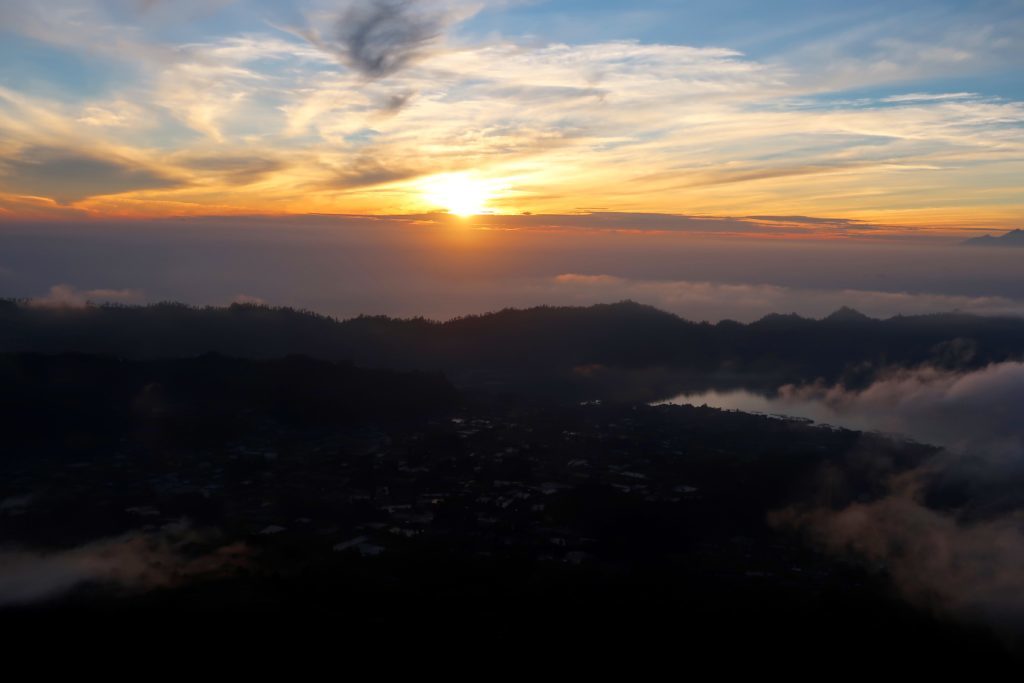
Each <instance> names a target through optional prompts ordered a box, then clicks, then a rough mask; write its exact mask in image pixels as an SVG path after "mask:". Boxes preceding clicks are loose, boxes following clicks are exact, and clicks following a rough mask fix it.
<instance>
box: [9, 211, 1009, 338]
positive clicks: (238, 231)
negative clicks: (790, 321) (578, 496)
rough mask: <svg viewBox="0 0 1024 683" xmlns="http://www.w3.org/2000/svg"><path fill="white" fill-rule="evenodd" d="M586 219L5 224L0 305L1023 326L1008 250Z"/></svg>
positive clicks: (337, 314)
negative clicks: (630, 306)
mask: <svg viewBox="0 0 1024 683" xmlns="http://www.w3.org/2000/svg"><path fill="white" fill-rule="evenodd" d="M591 216H595V217H591V218H589V219H588V218H587V216H583V217H580V216H566V217H557V216H556V217H544V218H546V220H544V221H540V220H537V221H534V222H524V221H522V220H512V219H521V218H524V217H481V218H478V219H474V220H475V221H479V223H477V222H472V221H471V222H463V221H460V220H458V219H453V218H451V217H446V216H426V217H405V218H387V217H366V216H364V217H303V218H266V217H264V218H220V219H213V218H208V219H176V220H162V221H147V222H131V221H122V222H114V223H89V222H84V223H78V224H61V223H31V224H29V223H23V224H17V223H10V224H6V225H3V226H0V292H2V294H3V296H6V297H15V298H24V299H33V300H38V301H41V302H46V301H64V302H75V301H77V302H82V301H85V300H91V301H96V302H100V301H116V302H122V303H124V302H130V303H147V302H156V301H166V300H173V301H181V302H184V303H190V304H197V305H206V304H218V305H223V304H228V303H231V302H234V301H246V302H264V303H267V304H270V305H275V306H292V307H296V308H303V309H311V310H315V311H317V312H320V313H325V314H328V315H332V316H335V317H339V318H348V317H352V316H355V315H359V314H364V313H365V314H385V315H392V316H400V317H411V316H426V317H430V318H435V319H448V318H452V317H455V316H460V315H468V314H478V313H485V312H488V311H494V310H499V309H502V308H506V307H528V306H535V305H541V304H548V305H589V304H593V303H602V302H610V301H619V300H623V299H632V300H635V301H638V302H640V303H646V304H651V305H654V306H657V307H658V308H662V309H664V310H668V311H671V312H673V313H677V314H679V315H681V316H683V317H686V318H689V319H693V320H709V321H717V320H721V319H734V320H738V321H741V322H747V321H751V320H756V319H758V318H760V317H762V316H764V315H765V314H768V313H772V312H780V313H790V312H793V313H798V314H801V315H804V316H809V317H821V316H824V315H827V314H828V313H830V312H832V311H834V310H836V309H837V308H839V307H841V306H844V305H845V306H852V307H854V308H856V309H857V310H860V311H861V312H863V313H865V314H867V315H871V316H874V317H889V316H893V315H898V314H920V313H933V312H948V311H953V310H960V311H965V312H972V313H980V314H1011V315H1020V314H1024V281H1022V280H1021V279H1020V277H1019V258H1017V255H1016V254H1014V253H1012V252H1013V250H998V249H965V248H961V247H960V246H959V245H958V243H957V240H949V239H946V240H943V239H934V238H933V239H926V238H925V239H920V240H914V241H913V242H908V241H906V240H900V239H882V238H875V237H868V238H843V239H837V240H824V241H823V240H810V239H803V238H800V237H799V236H797V237H789V238H786V239H770V238H768V237H764V236H756V235H755V236H751V235H749V234H748V235H745V236H739V237H738V236H732V235H728V234H724V235H723V234H720V232H712V231H709V230H707V229H706V226H705V225H704V224H703V223H701V222H699V221H692V222H691V223H692V224H691V223H682V224H681V225H682V226H683V227H679V226H675V227H673V229H671V230H669V229H667V228H666V226H665V225H662V223H661V222H652V219H651V218H650V217H646V218H644V217H638V218H636V219H635V220H634V219H631V218H621V217H620V220H619V222H616V223H611V224H609V222H608V220H607V219H606V218H603V217H602V216H601V215H599V214H593V215H591ZM527 218H532V219H539V218H541V217H527ZM584 219H586V220H584ZM629 225H636V226H639V227H637V228H635V229H626V227H624V226H629ZM745 225H747V224H746V223H742V222H740V221H736V222H735V225H733V228H734V229H740V228H742V227H743V226H745ZM684 228H685V229H684ZM1007 251H1009V252H1011V253H1007Z"/></svg>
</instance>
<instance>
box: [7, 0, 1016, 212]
mask: <svg viewBox="0 0 1024 683" xmlns="http://www.w3.org/2000/svg"><path fill="white" fill-rule="evenodd" d="M1022 37H1024V2H1022V0H1001V1H986V0H981V1H977V2H962V1H960V0H930V1H929V2H918V1H915V0H907V1H905V2H900V3H893V2H873V1H868V2H858V3H846V2H837V1H833V0H816V1H814V2H802V1H801V2H796V1H792V0H783V1H780V2H772V3H764V2H755V1H753V0H716V1H714V2H711V1H705V0H694V1H692V2H669V1H667V0H665V1H650V0H647V1H643V0H641V1H638V2H629V3H625V2H607V1H601V0H597V1H586V2H584V1H582V0H580V1H576V0H548V1H542V0H535V1H529V0H521V1H517V0H494V1H486V0H485V1H472V0H419V1H416V0H372V1H371V0H330V1H325V0H274V1H272V2H271V1H269V0H249V1H245V0H234V1H232V0H202V1H200V0H177V1H175V2H169V1H166V0H49V1H48V2H46V3H39V2H29V1H23V0H0V212H2V213H0V215H2V216H3V218H4V219H5V220H89V219H92V220H95V219H116V218H126V217H128V218H148V217H166V216H209V215H226V214H227V215H293V214H308V213H317V214H378V215H406V214H423V213H430V212H436V211H449V212H452V213H482V214H522V213H525V212H529V213H534V214H547V215H572V214H579V213H581V212H582V213H586V212H605V211H610V212H647V213H666V214H681V215H687V216H713V217H747V216H811V217H824V218H829V219H843V220H848V221H849V220H854V221H862V222H866V223H870V224H872V225H878V226H884V227H886V228H888V229H890V230H897V231H898V230H906V229H916V230H933V231H937V230H944V231H947V232H948V231H967V230H975V229H977V230H999V229H1009V228H1011V227H1015V226H1017V225H1019V224H1020V217H1021V213H1022V208H1024V191H1022V183H1021V180H1020V179H1021V178H1022V177H1024V135H1022V124H1024V75H1022V72H1021V70H1020V67H1019V65H1020V64H1022V63H1024V41H1022Z"/></svg>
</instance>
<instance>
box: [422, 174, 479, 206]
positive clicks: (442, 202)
mask: <svg viewBox="0 0 1024 683" xmlns="http://www.w3.org/2000/svg"><path fill="white" fill-rule="evenodd" d="M496 189H497V185H496V184H495V182H494V181H490V180H484V179H482V178H478V177H477V176H476V175H474V174H472V173H445V174H442V175H436V176H432V177H430V178H428V179H426V180H425V181H424V183H423V185H422V190H423V198H424V199H425V200H426V201H427V202H429V203H430V204H431V205H433V206H435V207H440V208H443V209H445V210H446V211H447V212H448V213H451V214H455V215H456V216H476V215H478V214H481V213H487V212H488V207H487V203H488V202H489V201H490V200H491V199H492V198H493V196H494V193H495V191H496Z"/></svg>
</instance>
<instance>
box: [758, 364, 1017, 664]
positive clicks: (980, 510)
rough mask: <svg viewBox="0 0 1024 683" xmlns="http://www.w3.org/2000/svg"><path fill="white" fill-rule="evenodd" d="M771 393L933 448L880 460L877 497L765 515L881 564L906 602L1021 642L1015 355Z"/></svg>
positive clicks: (784, 408) (795, 408)
mask: <svg viewBox="0 0 1024 683" xmlns="http://www.w3.org/2000/svg"><path fill="white" fill-rule="evenodd" d="M772 403H773V406H774V407H776V408H778V409H779V410H780V412H787V413H791V414H799V413H800V412H801V411H806V410H808V409H810V408H811V407H812V406H815V407H816V409H817V410H818V411H819V412H818V414H817V415H816V417H817V418H818V419H825V420H826V421H828V417H827V415H831V416H833V419H832V420H831V421H833V422H838V423H842V424H845V425H847V426H857V427H861V428H875V429H882V430H885V431H893V432H901V433H905V434H909V435H911V436H913V437H916V438H919V439H921V440H924V441H930V442H933V443H937V444H940V445H942V446H944V447H945V449H944V450H943V451H942V452H941V453H939V454H938V455H937V456H936V457H934V458H931V459H929V460H928V461H927V462H926V463H925V464H923V465H921V466H920V467H917V468H915V469H912V470H910V471H904V472H896V471H894V469H893V468H892V467H879V468H878V469H877V471H878V472H879V474H878V477H879V479H880V480H881V483H883V484H884V487H885V488H884V490H886V491H887V494H886V495H884V496H882V497H881V498H878V499H876V500H871V501H863V500H859V501H856V502H853V503H852V504H848V505H845V506H834V505H830V504H827V503H826V504H804V505H796V506H793V507H790V508H787V509H785V510H780V511H778V512H776V513H775V514H773V515H772V518H771V521H772V522H773V523H774V524H775V525H777V526H781V527H788V528H794V529H799V530H801V531H803V532H805V533H807V534H808V535H809V536H810V537H811V538H813V539H815V540H816V541H817V542H818V543H820V544H821V545H822V546H823V547H824V548H826V549H828V550H830V551H832V552H834V553H839V554H853V555H854V556H859V557H862V558H864V559H866V560H868V561H870V562H871V563H872V564H876V565H878V566H880V567H883V568H884V569H885V571H886V572H887V573H888V574H889V576H891V578H892V580H893V581H894V583H895V584H896V586H897V587H898V588H899V589H900V590H901V591H902V593H903V594H904V595H905V596H906V597H907V598H908V599H909V600H911V601H913V602H915V603H916V604H919V605H922V606H926V607H928V608H931V609H934V610H936V611H939V612H942V613H947V614H952V615H955V616H958V617H961V618H967V619H971V620H975V621H980V622H982V623H986V624H988V625H990V626H992V627H994V628H995V629H996V630H997V631H998V632H1000V633H1001V634H1002V635H1003V636H1005V637H1006V638H1007V639H1008V640H1010V641H1011V642H1012V643H1013V644H1015V645H1016V646H1022V645H1024V412H1022V410H1024V409H1022V406H1024V363H1012V362H1009V363H999V364H995V365H991V366H989V367H986V368H983V369H981V370H977V371H974V372H966V373H961V372H954V371H949V370H941V369H936V368H934V367H924V368H918V369H913V370H900V371H894V372H892V373H890V374H889V375H888V376H885V377H883V378H881V379H879V380H878V381H876V382H874V383H873V384H872V385H870V386H869V387H867V388H866V389H863V390H860V391H855V390H849V389H846V388H845V387H842V386H831V387H830V386H823V385H810V386H803V387H796V386H789V387H784V388H783V389H782V390H781V392H780V395H779V397H778V399H777V400H775V401H774V402H772ZM822 411H824V412H822ZM833 478H834V475H833Z"/></svg>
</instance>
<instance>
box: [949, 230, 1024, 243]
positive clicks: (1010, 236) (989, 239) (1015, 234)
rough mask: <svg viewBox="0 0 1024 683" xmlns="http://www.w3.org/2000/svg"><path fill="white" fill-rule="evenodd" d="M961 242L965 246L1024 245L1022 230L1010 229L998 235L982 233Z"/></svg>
mask: <svg viewBox="0 0 1024 683" xmlns="http://www.w3.org/2000/svg"><path fill="white" fill-rule="evenodd" d="M961 244H962V245H964V246H967V247H1024V230H1020V229H1017V230H1011V231H1010V232H1008V233H1006V234H1004V235H1000V236H999V237H993V236H992V235H982V236H981V237H973V238H971V239H969V240H966V241H964V242H961Z"/></svg>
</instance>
